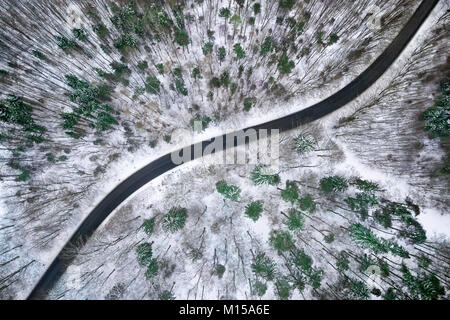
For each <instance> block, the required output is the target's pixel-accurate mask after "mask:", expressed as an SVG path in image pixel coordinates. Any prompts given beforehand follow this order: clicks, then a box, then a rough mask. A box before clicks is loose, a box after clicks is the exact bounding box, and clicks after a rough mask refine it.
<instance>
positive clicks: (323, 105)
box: [28, 0, 439, 299]
mask: <svg viewBox="0 0 450 320" xmlns="http://www.w3.org/2000/svg"><path fill="white" fill-rule="evenodd" d="M438 1H439V0H424V1H422V3H421V4H420V6H419V7H418V8H417V10H416V12H415V13H414V15H413V16H412V17H411V18H410V20H409V21H408V22H407V24H406V25H405V26H404V27H403V29H402V30H401V31H400V33H399V34H398V35H397V37H396V38H395V39H394V41H393V42H392V43H391V44H390V45H389V47H388V48H387V49H386V50H385V51H384V52H383V53H382V54H381V55H380V56H379V57H378V59H377V60H375V62H374V63H372V65H370V66H369V67H368V68H367V69H366V70H365V71H364V72H363V73H362V74H361V75H359V76H358V77H357V78H356V79H355V80H353V81H352V82H351V83H350V84H348V85H347V86H346V87H344V88H343V89H341V90H340V91H338V92H337V93H336V94H334V95H332V96H330V97H329V98H327V99H325V100H323V101H321V102H319V103H317V104H315V105H313V106H311V107H308V108H306V109H304V110H301V111H299V112H296V113H293V114H290V115H288V116H285V117H282V118H279V119H276V120H273V121H269V122H266V123H263V124H260V125H257V126H254V127H251V128H246V129H244V130H247V129H256V130H258V129H279V130H280V132H283V131H287V130H290V129H293V128H296V127H298V126H300V125H302V124H305V123H308V122H311V121H314V120H317V119H319V118H321V117H323V116H325V115H327V114H330V113H331V112H333V111H335V110H337V109H339V108H340V107H342V106H344V105H346V104H347V103H349V102H350V101H352V100H353V99H355V98H356V97H358V96H359V95H360V94H361V93H362V92H364V91H365V90H366V89H367V88H369V87H370V86H371V85H372V84H373V83H374V82H375V81H376V80H378V79H379V78H380V77H381V76H382V75H383V73H384V72H385V71H386V70H387V69H388V68H389V67H390V66H391V65H392V64H393V63H394V61H395V60H396V59H397V57H398V56H399V55H400V53H401V52H402V51H403V49H404V48H405V47H406V45H407V44H408V43H409V41H410V40H411V39H412V37H413V36H414V35H415V34H416V32H417V30H418V29H419V28H420V26H421V25H422V24H423V22H424V21H425V20H426V18H427V17H428V15H429V14H430V13H431V11H432V10H433V8H434V7H435V6H436V4H437V3H438ZM223 139H224V140H223V141H224V145H225V141H226V138H225V135H224V136H223ZM214 140H215V138H213V139H211V140H206V141H203V142H200V143H198V144H197V145H196V146H197V147H200V145H201V148H202V150H204V148H205V147H206V146H207V145H209V144H210V143H211V142H213V141H214ZM234 143H235V145H236V139H234ZM194 147H195V146H194V145H191V150H194ZM191 154H194V153H193V152H192V153H191ZM191 160H193V159H191ZM175 167H177V165H176V164H174V163H173V162H172V160H171V156H170V154H167V155H165V156H163V157H161V158H159V159H157V160H155V161H153V162H151V163H149V164H148V165H146V166H145V167H144V168H142V169H140V170H139V171H137V172H135V173H134V174H133V175H131V176H130V177H128V178H127V179H126V180H124V181H123V182H122V183H121V184H119V185H118V186H117V187H116V188H115V189H114V190H113V191H112V192H111V193H109V194H108V195H107V196H106V197H105V198H104V199H103V200H102V201H101V202H100V203H99V204H98V205H97V207H96V208H95V209H94V210H92V212H91V213H90V214H89V215H88V216H87V218H86V219H85V220H84V221H83V223H82V224H81V225H80V227H79V228H78V230H76V231H75V233H74V234H73V235H72V237H71V238H70V240H69V241H68V242H67V243H66V245H65V246H64V248H63V249H62V250H61V251H60V253H59V254H58V256H57V257H56V258H55V260H54V261H53V262H52V264H51V265H50V266H49V267H48V268H47V270H46V272H45V273H44V275H43V276H42V277H41V278H40V280H39V282H38V283H37V284H36V286H35V287H34V288H33V290H32V291H31V293H30V294H29V296H28V299H43V298H45V297H46V293H47V292H48V291H49V290H50V289H51V288H52V286H53V285H54V284H55V283H56V281H57V280H58V279H59V278H60V277H61V275H62V274H63V273H64V271H65V270H66V267H67V266H68V265H69V264H70V263H71V262H72V259H73V258H72V259H64V258H63V254H62V253H63V251H64V250H65V249H66V248H70V247H71V246H72V244H73V243H83V242H82V241H83V240H85V239H87V238H89V237H90V236H91V235H92V234H93V233H94V232H95V230H96V229H97V228H98V227H99V226H100V224H101V223H102V222H103V221H104V220H105V219H106V218H107V217H108V215H109V214H110V213H111V212H113V211H114V209H115V208H117V207H118V206H119V205H120V204H121V203H122V202H123V201H124V200H126V199H127V198H128V197H129V196H130V195H131V194H133V193H134V192H135V191H137V190H138V189H140V188H141V187H142V186H144V185H145V184H147V183H148V182H149V181H151V180H152V179H154V178H156V177H158V176H159V175H161V174H163V173H165V172H167V171H169V170H172V169H173V168H175Z"/></svg>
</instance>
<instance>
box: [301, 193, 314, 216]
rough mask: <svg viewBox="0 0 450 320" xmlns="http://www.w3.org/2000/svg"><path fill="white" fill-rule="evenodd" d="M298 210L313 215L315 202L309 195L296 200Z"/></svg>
mask: <svg viewBox="0 0 450 320" xmlns="http://www.w3.org/2000/svg"><path fill="white" fill-rule="evenodd" d="M298 204H299V207H300V209H302V210H303V211H306V212H308V213H313V212H314V211H315V210H316V202H315V201H314V199H313V197H312V196H311V195H310V194H307V195H305V196H304V197H302V198H300V199H298Z"/></svg>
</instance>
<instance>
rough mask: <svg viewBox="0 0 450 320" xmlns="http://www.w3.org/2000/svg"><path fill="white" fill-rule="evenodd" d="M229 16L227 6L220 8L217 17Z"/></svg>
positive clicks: (226, 17)
mask: <svg viewBox="0 0 450 320" xmlns="http://www.w3.org/2000/svg"><path fill="white" fill-rule="evenodd" d="M230 16H231V11H230V9H228V8H220V10H219V17H221V18H225V19H228V18H229V17H230Z"/></svg>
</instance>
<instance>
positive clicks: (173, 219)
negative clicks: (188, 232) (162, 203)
mask: <svg viewBox="0 0 450 320" xmlns="http://www.w3.org/2000/svg"><path fill="white" fill-rule="evenodd" d="M186 218H187V210H186V209H185V208H172V209H170V211H169V212H168V213H167V214H166V216H165V217H164V220H163V222H162V227H163V229H164V230H165V231H168V232H170V233H175V232H177V231H178V230H181V229H182V228H183V227H184V225H185V223H186Z"/></svg>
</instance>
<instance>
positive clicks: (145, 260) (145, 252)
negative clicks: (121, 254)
mask: <svg viewBox="0 0 450 320" xmlns="http://www.w3.org/2000/svg"><path fill="white" fill-rule="evenodd" d="M136 253H137V259H138V262H139V264H140V265H141V266H144V267H146V266H148V265H150V263H151V261H152V255H153V251H152V243H148V242H144V243H141V244H139V245H138V246H137V248H136Z"/></svg>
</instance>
